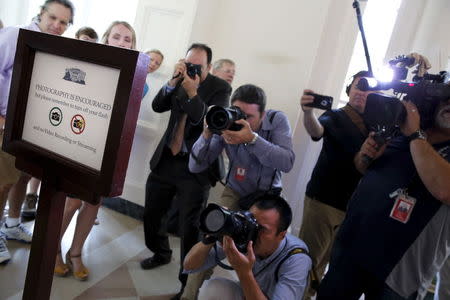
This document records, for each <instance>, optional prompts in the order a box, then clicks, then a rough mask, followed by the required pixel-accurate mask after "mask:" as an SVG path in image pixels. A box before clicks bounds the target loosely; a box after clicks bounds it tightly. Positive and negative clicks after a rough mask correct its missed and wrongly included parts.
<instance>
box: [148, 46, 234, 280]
mask: <svg viewBox="0 0 450 300" xmlns="http://www.w3.org/2000/svg"><path fill="white" fill-rule="evenodd" d="M211 59H212V51H211V48H209V47H208V46H206V45H204V44H192V45H191V46H190V47H189V49H188V51H187V53H186V57H185V59H181V60H180V61H178V63H177V64H176V65H175V68H174V72H173V77H172V78H171V79H170V80H169V82H168V83H167V84H166V85H164V86H163V87H162V88H161V90H160V91H159V92H158V94H157V95H156V97H155V99H154V100H153V103H152V107H153V110H154V111H155V112H158V113H163V112H166V111H170V119H169V124H168V126H167V129H166V131H165V133H164V136H163V137H162V139H161V141H160V143H159V145H158V147H157V148H156V150H155V153H154V154H153V157H152V159H151V161H150V168H151V170H152V171H151V173H150V175H149V177H148V179H147V184H146V193H145V211H144V232H145V243H146V246H147V247H148V248H149V249H150V250H151V251H152V252H153V253H154V255H153V256H152V257H150V258H147V259H145V260H143V261H142V262H141V267H142V268H143V269H153V268H156V267H158V266H160V265H163V264H168V263H169V262H170V260H171V256H172V250H171V249H170V246H169V239H168V236H167V233H166V232H165V229H164V227H165V226H164V224H163V223H164V219H165V216H166V214H167V211H168V209H169V208H170V205H171V202H172V200H173V198H174V196H176V201H179V207H180V229H181V262H182V261H183V258H184V256H185V254H186V253H187V252H188V251H189V249H190V248H191V247H192V246H193V245H194V244H195V243H196V242H197V241H198V235H199V231H198V226H197V223H198V217H199V215H200V211H201V209H202V207H203V205H204V203H205V202H206V199H207V198H208V193H209V189H210V187H211V185H210V181H209V178H208V171H207V170H206V171H205V172H202V173H199V174H193V173H191V172H190V171H189V169H188V162H189V153H190V152H191V148H192V145H193V144H194V142H195V141H196V140H197V139H198V137H199V136H200V134H201V133H202V130H203V117H204V115H205V113H206V111H207V107H208V106H210V105H219V106H227V105H228V100H229V97H230V93H231V87H230V85H229V84H228V83H226V82H225V81H224V80H222V79H219V78H217V77H215V76H213V75H211V74H209V70H210V69H211ZM186 277H187V276H186V275H183V274H181V273H180V277H179V279H180V281H181V282H182V285H183V286H184V284H185V281H186Z"/></svg>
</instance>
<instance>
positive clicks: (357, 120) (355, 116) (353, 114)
mask: <svg viewBox="0 0 450 300" xmlns="http://www.w3.org/2000/svg"><path fill="white" fill-rule="evenodd" d="M342 111H343V112H345V114H346V115H347V116H348V117H349V118H350V120H351V121H352V123H353V124H355V126H356V127H358V129H359V131H361V133H362V134H363V135H364V136H365V137H366V136H368V135H369V131H368V130H367V127H366V124H365V123H364V120H363V118H362V117H361V115H360V114H359V113H358V112H357V111H356V110H355V109H354V108H353V107H352V106H351V105H350V104H347V105H346V106H344V107H343V108H342Z"/></svg>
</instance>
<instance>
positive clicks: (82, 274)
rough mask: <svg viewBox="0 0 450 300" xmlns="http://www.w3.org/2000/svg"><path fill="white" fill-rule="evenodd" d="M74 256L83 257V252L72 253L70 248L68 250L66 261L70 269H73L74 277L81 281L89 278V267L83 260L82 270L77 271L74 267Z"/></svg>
mask: <svg viewBox="0 0 450 300" xmlns="http://www.w3.org/2000/svg"><path fill="white" fill-rule="evenodd" d="M74 257H81V253H80V254H78V255H71V254H70V250H69V251H67V254H66V263H67V265H68V266H69V269H70V270H72V274H73V277H75V279H77V280H80V281H85V280H87V279H88V277H89V269H88V268H86V267H85V266H84V265H83V262H81V266H82V267H81V270H80V271H75V270H74V268H73V263H72V258H74Z"/></svg>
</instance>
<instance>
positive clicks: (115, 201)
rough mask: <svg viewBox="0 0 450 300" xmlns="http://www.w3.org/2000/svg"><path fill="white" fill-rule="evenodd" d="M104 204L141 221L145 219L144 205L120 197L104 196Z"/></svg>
mask: <svg viewBox="0 0 450 300" xmlns="http://www.w3.org/2000/svg"><path fill="white" fill-rule="evenodd" d="M102 205H103V206H105V207H107V208H110V209H112V210H115V211H117V212H119V213H121V214H124V215H126V216H129V217H132V218H135V219H137V220H139V221H143V220H144V207H143V206H141V205H139V204H136V203H133V202H131V201H128V200H126V199H123V198H120V197H114V198H103V202H102Z"/></svg>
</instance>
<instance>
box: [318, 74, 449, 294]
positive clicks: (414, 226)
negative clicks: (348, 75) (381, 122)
mask: <svg viewBox="0 0 450 300" xmlns="http://www.w3.org/2000/svg"><path fill="white" fill-rule="evenodd" d="M396 84H397V83H396ZM398 85H400V84H398ZM405 86H406V85H405ZM407 86H409V87H411V88H410V89H408V90H406V92H407V93H408V95H407V96H408V99H409V101H401V102H400V101H399V100H398V99H397V100H394V99H393V100H394V102H396V103H397V104H396V105H397V106H398V107H401V109H400V110H399V111H400V112H401V114H400V115H402V116H401V117H400V118H399V119H397V118H395V120H396V121H399V122H398V125H399V128H400V132H401V135H394V136H390V137H392V138H391V140H390V141H389V143H388V144H387V146H386V148H385V150H384V153H382V154H381V153H379V152H382V151H383V149H380V150H377V149H374V148H373V147H374V144H373V141H372V144H370V143H366V145H365V146H364V147H363V148H364V149H363V150H362V152H361V153H360V155H359V158H357V159H355V163H356V165H357V167H358V169H360V170H361V171H363V172H365V175H364V177H363V178H362V179H361V181H360V183H359V185H358V186H357V189H356V190H355V192H354V194H353V196H352V198H351V200H350V201H349V204H348V209H347V214H346V217H345V220H344V222H343V224H342V225H341V228H340V231H339V232H338V235H337V237H336V240H335V242H334V246H333V251H332V254H331V262H330V267H329V271H328V272H327V274H326V276H325V278H324V279H323V281H322V283H321V285H320V287H319V291H318V297H317V299H319V300H322V299H350V300H351V299H359V298H360V296H361V295H362V294H365V297H366V299H422V297H423V296H424V294H425V293H426V289H427V287H428V286H429V284H430V283H431V280H432V279H433V277H434V275H435V274H436V272H437V271H438V270H439V269H440V267H441V266H442V265H443V263H444V262H445V259H446V257H448V256H449V255H450V248H449V247H448V245H450V163H449V162H450V86H448V85H445V84H438V85H434V84H428V83H426V82H424V83H421V84H419V85H417V86H415V85H414V84H408V85H407ZM421 86H423V88H422V87H421ZM394 89H395V88H394ZM437 90H439V91H440V92H439V93H438V94H435V93H434V92H435V91H437ZM418 92H420V93H418ZM427 95H428V96H430V95H432V96H430V97H428V98H429V99H425V98H423V97H426V96H427ZM371 97H374V99H377V97H378V96H372V95H371V96H369V97H368V102H367V104H366V112H365V113H367V109H368V108H369V107H370V105H371V104H370V103H371ZM378 98H379V97H378ZM430 103H434V104H433V105H431V106H432V107H431V108H433V110H432V111H433V114H432V115H430V112H431V110H428V109H424V108H426V107H430V105H429V104H430ZM416 104H417V105H416ZM383 107H384V108H386V107H387V106H386V105H384V104H383ZM369 110H370V109H369ZM430 116H431V118H430ZM422 119H424V120H425V119H426V121H427V122H423V121H424V120H422ZM430 120H431V121H432V122H430ZM421 121H422V122H421ZM391 124H392V122H391ZM421 124H422V127H421ZM386 128H387V129H389V127H386ZM386 132H390V130H386ZM364 153H365V154H371V157H377V156H379V157H378V158H376V159H375V160H374V161H373V162H372V163H371V164H370V165H367V164H366V163H364V162H363V159H362V157H363V154H364ZM380 154H381V156H380Z"/></svg>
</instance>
